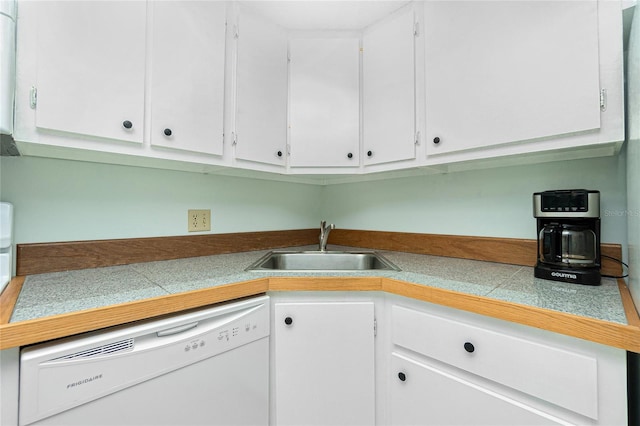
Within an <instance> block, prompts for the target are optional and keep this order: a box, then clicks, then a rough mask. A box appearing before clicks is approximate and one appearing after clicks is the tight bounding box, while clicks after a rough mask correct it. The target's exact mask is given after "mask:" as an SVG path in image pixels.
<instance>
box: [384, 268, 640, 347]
mask: <svg viewBox="0 0 640 426" xmlns="http://www.w3.org/2000/svg"><path fill="white" fill-rule="evenodd" d="M625 287H626V286H625ZM383 290H384V291H385V292H387V293H392V294H397V295H399V296H404V297H410V298H412V299H417V300H422V301H425V302H431V303H434V304H437V305H442V306H448V307H451V308H455V309H460V310H463V311H467V312H473V313H476V314H480V315H484V316H488V317H492V318H497V319H500V320H505V321H509V322H513V323H517V324H522V325H527V326H531V327H535V328H539V329H542V330H547V331H551V332H554V333H558V334H564V335H566V336H571V337H577V338H580V339H583V340H588V341H591V342H594V343H600V344H604V345H607V346H613V347H616V348H619V349H625V350H627V351H632V352H639V353H640V327H638V326H637V325H635V324H634V322H635V320H633V321H629V324H619V323H614V322H609V321H603V320H599V319H596V318H589V317H583V316H579V315H574V314H569V313H565V312H560V311H552V310H549V309H544V308H538V307H535V306H529V305H523V304H519V303H513V302H507V301H502V300H497V299H491V298H488V297H483V296H475V295H471V294H467V293H460V292H456V291H452V290H445V289H439V288H435V287H428V286H424V285H421V284H413V283H407V282H404V281H399V280H394V279H385V280H384V281H383ZM627 315H629V312H627ZM635 317H637V313H635Z"/></svg>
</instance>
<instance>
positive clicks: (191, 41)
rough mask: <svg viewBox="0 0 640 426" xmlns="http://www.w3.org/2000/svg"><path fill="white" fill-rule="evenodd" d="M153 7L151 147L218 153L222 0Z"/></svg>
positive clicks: (223, 23) (159, 3) (221, 103)
mask: <svg viewBox="0 0 640 426" xmlns="http://www.w3.org/2000/svg"><path fill="white" fill-rule="evenodd" d="M152 7H153V46H152V54H151V94H150V97H151V126H150V128H151V136H150V139H151V145H152V146H156V147H164V148H173V149H180V150H186V151H194V152H199V153H206V154H214V155H222V149H223V114H224V64H225V32H226V16H225V13H226V6H225V2H206V1H157V2H153V3H152Z"/></svg>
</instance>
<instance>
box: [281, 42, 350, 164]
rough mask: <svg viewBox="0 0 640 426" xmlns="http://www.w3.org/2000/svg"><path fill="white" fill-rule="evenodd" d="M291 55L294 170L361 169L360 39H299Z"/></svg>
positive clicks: (290, 46) (290, 125) (291, 144)
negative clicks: (317, 168) (312, 168)
mask: <svg viewBox="0 0 640 426" xmlns="http://www.w3.org/2000/svg"><path fill="white" fill-rule="evenodd" d="M289 51H290V61H291V62H290V101H289V102H290V103H289V105H290V113H289V132H290V133H289V135H290V150H291V151H290V155H291V157H290V165H291V166H292V167H349V166H351V167H357V166H359V160H358V158H359V155H358V152H359V144H360V40H359V38H357V37H336V38H293V39H291V40H290V41H289Z"/></svg>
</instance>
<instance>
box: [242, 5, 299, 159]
mask: <svg viewBox="0 0 640 426" xmlns="http://www.w3.org/2000/svg"><path fill="white" fill-rule="evenodd" d="M235 38H236V40H237V60H236V62H237V65H236V111H235V112H236V114H235V131H234V134H233V140H234V147H235V158H236V159H237V160H241V161H251V162H258V163H266V164H272V165H278V166H282V167H284V166H285V165H286V159H287V156H286V152H287V101H288V96H287V93H288V84H289V83H288V67H289V64H288V51H287V49H288V46H287V31H286V30H285V29H284V28H283V27H281V26H279V25H277V24H275V23H273V22H270V21H269V20H268V19H266V18H263V17H261V16H260V15H258V14H255V13H252V12H251V10H250V8H248V7H241V8H240V11H239V16H238V24H237V28H236V30H235ZM249 164H250V163H249ZM248 167H250V166H248Z"/></svg>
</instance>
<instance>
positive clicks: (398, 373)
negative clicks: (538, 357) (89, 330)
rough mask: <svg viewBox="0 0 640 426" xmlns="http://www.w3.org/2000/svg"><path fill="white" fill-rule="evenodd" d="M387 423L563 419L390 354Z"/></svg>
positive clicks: (512, 423)
mask: <svg viewBox="0 0 640 426" xmlns="http://www.w3.org/2000/svg"><path fill="white" fill-rule="evenodd" d="M391 375H392V377H391V378H390V380H391V386H390V400H391V406H390V413H389V414H390V419H391V422H390V424H392V425H394V426H401V425H421V426H428V425H434V426H442V425H478V426H479V425H491V426H498V425H504V426H516V425H532V426H541V425H559V424H566V422H563V421H561V420H560V419H556V418H554V417H552V416H550V415H548V414H546V413H543V412H541V411H539V410H536V409H534V408H532V407H528V406H527V405H525V404H522V403H521V402H518V401H514V400H512V399H510V398H507V397H505V396H503V395H500V394H499V393H496V392H494V391H491V390H489V389H486V388H484V387H482V386H479V385H478V384H475V383H472V382H470V381H467V380H465V379H463V378H461V377H458V376H456V375H453V374H451V373H448V372H445V371H443V370H440V369H438V368H437V367H435V366H431V365H427V364H422V363H420V362H417V361H414V360H411V359H409V358H407V357H404V356H402V355H399V354H395V353H394V354H392V360H391Z"/></svg>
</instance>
